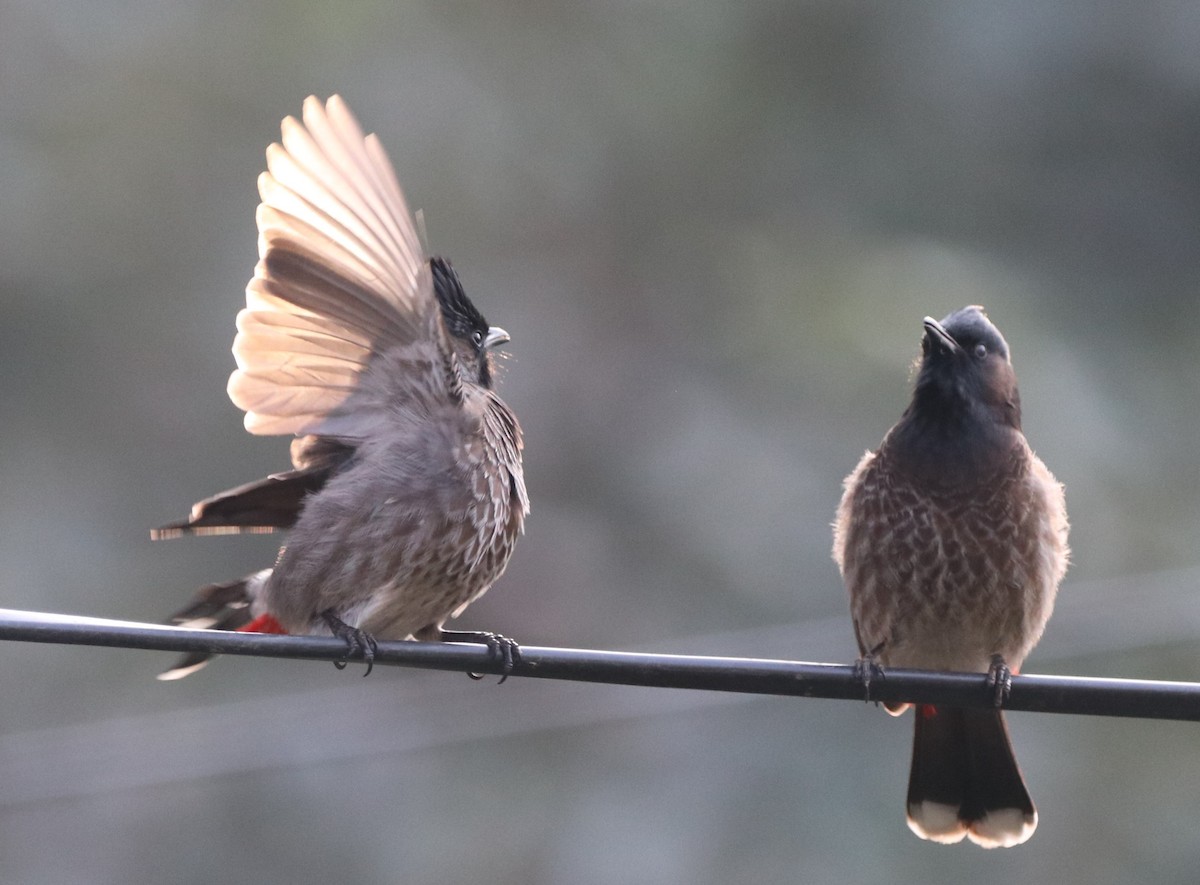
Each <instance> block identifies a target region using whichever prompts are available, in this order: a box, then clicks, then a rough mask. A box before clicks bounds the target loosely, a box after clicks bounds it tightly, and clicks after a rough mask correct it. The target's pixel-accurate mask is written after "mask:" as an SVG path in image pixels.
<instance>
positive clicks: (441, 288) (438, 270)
mask: <svg viewBox="0 0 1200 885" xmlns="http://www.w3.org/2000/svg"><path fill="white" fill-rule="evenodd" d="M429 266H430V269H431V270H432V271H433V293H434V295H435V296H436V297H437V300H438V306H439V307H441V309H442V320H443V321H444V322H445V324H446V331H448V332H449V333H450V336H451V338H452V341H453V344H454V348H455V352H456V353H457V354H458V357H459V359H460V360H461V361H462V362H463V365H464V366H465V367H467V368H469V369H471V370H472V371H474V372H475V373H476V380H477V381H478V383H479V384H481V385H483V386H484V387H491V386H492V362H491V356H490V354H489V353H488V350H489V349H490V348H492V347H496V346H497V345H500V344H504V343H505V342H506V341H508V340H509V337H508V333H507V332H505V331H504V330H503V329H501V328H500V327H499V326H489V325H488V323H487V320H485V319H484V318H483V314H481V313H480V312H479V310H478V308H476V307H475V305H474V304H472V303H471V299H470V298H468V297H467V293H466V292H464V291H463V287H462V283H461V282H459V279H458V274H456V273H455V272H454V268H453V267H451V266H450V262H449V261H447V260H446V259H444V258H431V259H430V260H429Z"/></svg>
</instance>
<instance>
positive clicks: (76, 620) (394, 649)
mask: <svg viewBox="0 0 1200 885" xmlns="http://www.w3.org/2000/svg"><path fill="white" fill-rule="evenodd" d="M0 639H7V640H12V641H24V642H42V643H58V644H73V645H93V646H103V647H115V648H131V649H155V650H160V651H176V652H192V651H206V652H211V653H213V654H229V655H252V656H262V657H280V658H296V659H305V660H321V661H340V660H342V659H343V658H344V657H345V653H346V645H345V643H344V642H342V641H341V640H340V639H335V638H333V637H322V636H273V635H265V634H258V633H231V632H225V631H218V630H189V629H184V628H181V627H166V626H158V625H152V624H140V623H135V622H130V621H111V620H105V619H100V618H86V617H77V616H70V615H58V614H48V613H44V612H28V611H17V610H13V609H0ZM375 664H377V665H393V666H404V667H419V668H424V669H433V670H457V671H469V672H475V673H493V674H500V673H501V672H502V665H501V663H499V662H498V661H496V660H494V659H493V658H492V656H491V654H490V653H489V651H488V650H487V649H486V648H485V647H483V646H481V645H470V644H462V643H423V642H381V643H380V644H379V648H378V650H377V652H376V654H375ZM511 675H512V676H514V677H517V676H525V677H532V678H537V679H561V680H572V681H578V682H597V683H607V684H615V685H636V686H646V687H655V688H684V689H694V690H702V691H723V692H740V693H749V694H766V695H782V696H799V697H814V698H830V699H843V700H858V701H863V700H869V701H887V702H911V703H925V704H944V705H951V706H958V707H987V706H990V705H991V704H992V703H993V697H994V692H993V691H992V689H990V688H989V687H988V686H987V685H986V681H985V677H984V676H982V675H980V674H964V673H935V672H930V671H922V670H899V669H896V670H891V669H889V670H888V671H887V672H886V673H885V674H883V675H882V676H880V675H876V676H875V677H874V678H873V679H872V680H871V681H870V685H869V687H867V686H864V684H863V680H862V679H861V678H860V676H859V674H858V673H857V672H856V670H855V668H854V667H851V666H846V665H840V664H821V663H808V662H802V661H784V660H770V659H757V658H735V657H705V656H696V655H665V654H644V653H637V652H615V651H598V650H590V649H568V648H544V647H540V646H522V647H521V656H520V660H519V662H518V663H517V664H516V666H515V668H514V670H513V672H512V674H511ZM1003 706H1004V708H1005V709H1009V710H1024V711H1028V712H1040V713H1070V714H1083V715H1092V716H1126V717H1137V718H1143V719H1173V720H1185V721H1200V684H1196V683H1185V682H1161V681H1150V680H1134V679H1096V678H1085V677H1078V676H1034V675H1022V676H1014V677H1013V679H1012V690H1011V692H1010V693H1009V695H1008V698H1007V699H1006V700H1005V702H1004V705H1003Z"/></svg>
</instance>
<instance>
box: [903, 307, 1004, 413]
mask: <svg viewBox="0 0 1200 885" xmlns="http://www.w3.org/2000/svg"><path fill="white" fill-rule="evenodd" d="M912 408H913V410H914V411H915V412H917V413H919V414H920V415H921V417H924V418H927V419H934V420H943V421H948V422H951V423H955V424H961V423H964V422H980V423H984V424H1001V425H1007V426H1009V427H1013V428H1015V429H1017V430H1020V428H1021V402H1020V395H1019V394H1018V392H1017V376H1016V375H1015V374H1014V372H1013V368H1012V361H1011V359H1010V358H1009V354H1008V342H1006V341H1005V340H1004V336H1003V335H1001V334H1000V330H999V329H997V328H996V327H995V326H994V325H992V322H991V320H989V319H988V318H987V315H986V314H985V313H984V312H983V308H982V307H978V306H975V305H972V306H970V307H964V308H962V309H961V310H956V311H954V313H952V314H950V315H949V316H947V317H945V318H944V319H943V320H942V321H941V322H938V321H937V320H935V319H933V318H932V317H925V337H924V339H923V340H922V341H921V361H920V369H919V370H918V373H917V384H916V389H915V390H914V391H913V406H912Z"/></svg>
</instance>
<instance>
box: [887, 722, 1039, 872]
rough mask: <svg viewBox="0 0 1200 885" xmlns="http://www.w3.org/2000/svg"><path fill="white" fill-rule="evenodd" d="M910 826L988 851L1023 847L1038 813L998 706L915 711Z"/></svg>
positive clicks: (940, 839) (921, 833) (924, 835)
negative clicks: (967, 839) (981, 847)
mask: <svg viewBox="0 0 1200 885" xmlns="http://www.w3.org/2000/svg"><path fill="white" fill-rule="evenodd" d="M916 714H917V716H916V732H915V734H914V736H913V755H912V769H911V771H910V773H909V780H908V826H909V828H910V829H912V831H913V832H914V833H916V834H917V835H918V836H920V837H921V838H922V839H932V840H933V841H935V842H944V843H952V842H958V841H960V840H961V839H962V838H963V837H964V836H967V837H969V838H970V840H971V841H972V842H974V843H975V844H976V845H981V846H983V847H984V848H999V847H1008V846H1011V845H1020V844H1021V843H1022V842H1024V841H1025V840H1026V839H1028V838H1029V837H1030V836H1032V835H1033V831H1034V830H1035V829H1036V828H1037V811H1036V809H1034V807H1033V800H1032V799H1030V798H1029V791H1028V790H1027V789H1026V788H1025V781H1024V779H1023V778H1022V777H1021V770H1020V769H1019V768H1018V767H1017V760H1016V758H1015V757H1014V756H1013V749H1012V742H1011V741H1010V740H1009V737H1008V728H1007V726H1005V724H1004V717H1003V716H1002V715H1001V713H1000V711H999V710H964V709H958V708H955V707H932V706H928V705H923V706H918V707H917V708H916Z"/></svg>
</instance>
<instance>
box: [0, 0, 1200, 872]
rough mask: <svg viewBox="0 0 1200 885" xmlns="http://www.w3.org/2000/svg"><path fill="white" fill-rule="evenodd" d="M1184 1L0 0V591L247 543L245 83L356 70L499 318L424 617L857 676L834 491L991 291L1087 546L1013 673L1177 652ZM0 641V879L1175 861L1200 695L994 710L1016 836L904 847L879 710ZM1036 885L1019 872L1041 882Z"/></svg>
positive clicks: (903, 768)
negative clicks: (503, 504) (441, 604)
mask: <svg viewBox="0 0 1200 885" xmlns="http://www.w3.org/2000/svg"><path fill="white" fill-rule="evenodd" d="M1198 45H1200V9H1198V8H1197V7H1196V6H1195V5H1193V4H1182V3H1166V2H1146V3H1139V4H1133V3H1127V4H1107V5H1106V4H1100V5H1098V6H1094V7H1092V8H1091V9H1090V11H1088V12H1083V11H1068V10H1067V9H1066V8H1065V7H1062V6H1059V5H1051V4H1041V3H1035V2H1024V3H1021V2H1018V3H1007V4H994V3H989V2H943V3H936V2H914V3H904V4H885V3H842V2H806V3H792V2H774V3H744V4H722V3H713V2H687V3H682V2H677V3H671V2H662V3H655V4H645V3H630V2H624V3H622V2H616V3H575V4H568V3H548V2H533V3H497V2H465V3H454V4H446V3H437V2H400V3H379V2H346V3H339V4H328V3H309V2H247V3H242V4H238V5H237V6H236V7H234V6H230V5H229V4H222V3H212V2H195V3H187V4H183V3H175V4H159V3H149V2H139V0H123V2H118V0H95V2H91V3H86V4H85V3H67V2H56V0H38V2H31V0H9V2H6V3H4V4H3V6H2V7H0V372H2V373H3V378H4V383H3V385H0V605H3V606H7V607H11V608H24V609H33V610H40V611H53V612H64V613H73V614H89V615H96V616H101V617H110V618H121V619H130V620H142V621H154V620H157V619H160V618H163V617H165V616H166V615H168V614H169V613H170V612H171V611H172V610H173V609H174V608H175V607H176V606H177V605H179V604H180V602H181V601H182V600H183V599H185V598H186V597H187V596H188V594H190V593H191V592H192V591H193V590H194V588H195V587H197V586H198V585H200V584H203V583H206V582H209V581H214V580H224V579H229V578H232V577H235V576H238V575H241V574H243V573H246V572H248V571H250V570H253V569H258V568H261V567H263V566H265V565H268V564H269V563H270V562H271V561H272V559H273V557H274V554H275V549H276V546H277V543H278V539H274V540H273V539H272V538H270V537H261V536H260V537H252V538H210V539H194V540H182V541H175V542H160V543H153V544H152V543H151V542H150V540H149V536H148V531H147V530H148V529H149V528H150V527H152V526H155V525H158V524H160V523H162V522H164V521H167V520H170V519H174V518H178V517H180V516H182V515H183V514H185V513H186V512H187V509H188V507H189V506H190V505H191V503H192V502H193V501H194V500H196V499H198V498H200V497H203V496H205V495H208V494H210V493H212V492H215V491H218V490H220V489H224V488H228V487H230V486H232V485H235V484H237V483H240V482H243V481H247V480H251V479H256V478H258V477H260V476H262V475H264V474H265V473H268V472H271V471H274V470H278V469H281V468H282V467H285V466H286V465H287V441H286V440H283V439H270V438H267V439H262V438H251V437H250V436H248V435H247V434H245V433H244V432H243V430H242V429H241V413H240V412H239V411H238V410H237V409H235V408H234V407H233V406H232V405H231V404H230V403H229V401H228V400H227V398H226V396H225V392H224V387H225V381H226V378H227V376H228V374H229V372H230V370H231V369H232V368H233V360H232V357H231V355H230V353H229V348H230V344H231V342H232V338H233V332H234V328H233V319H234V315H235V313H236V312H237V310H238V308H239V307H240V305H241V303H242V299H243V291H242V290H243V287H244V285H245V283H246V281H247V279H248V278H249V276H250V273H251V270H252V267H253V264H254V261H255V257H256V251H255V229H254V221H253V215H254V208H255V205H256V204H257V195H256V191H255V178H256V176H257V174H258V173H259V171H260V170H261V169H262V168H263V167H264V159H263V151H264V149H265V148H266V146H267V144H268V143H269V142H270V141H272V140H275V139H276V138H278V133H279V120H280V119H281V118H282V117H283V116H284V115H286V114H296V113H298V112H299V110H300V105H301V102H302V100H303V99H304V97H305V96H306V95H308V94H310V93H317V94H320V95H322V96H324V95H328V94H330V93H332V92H340V93H342V94H343V95H344V96H345V97H346V98H347V99H348V101H349V102H350V104H351V106H352V107H353V108H354V109H355V111H356V113H357V114H358V116H359V117H360V119H361V120H362V122H363V125H364V126H365V127H366V128H367V129H368V131H376V132H378V133H379V134H380V136H381V137H382V139H383V142H384V144H385V145H386V146H387V149H388V151H389V153H390V154H391V157H392V159H393V161H394V163H395V165H396V168H397V170H398V173H399V177H400V180H401V182H402V183H403V185H404V186H405V188H406V190H407V193H408V196H409V201H410V203H411V204H412V205H413V207H414V208H422V209H424V210H425V214H426V221H427V225H428V231H429V238H430V241H431V243H432V246H433V249H434V251H436V252H438V253H442V254H445V255H448V256H449V257H451V258H452V259H453V260H454V263H455V266H456V268H457V269H458V270H459V272H460V274H461V276H462V278H463V280H464V283H465V284H466V286H467V287H468V290H469V291H470V293H471V294H472V296H473V297H474V299H475V301H476V303H477V304H478V305H479V306H480V308H481V309H482V310H483V312H484V313H485V314H486V316H487V317H488V318H489V319H490V320H491V321H492V322H494V323H498V324H501V325H503V326H504V327H505V328H507V329H508V330H509V331H510V332H511V333H512V335H513V343H512V344H511V345H510V348H509V351H510V353H511V356H510V357H509V358H508V359H507V360H506V361H505V362H504V367H503V377H502V380H501V392H502V394H503V396H504V397H505V398H506V400H507V401H508V402H509V403H510V404H511V405H512V406H513V407H514V409H515V410H516V411H517V413H518V414H519V416H520V419H521V421H522V423H523V424H524V426H525V431H526V439H527V448H526V464H527V468H526V469H527V479H528V484H529V489H530V493H531V496H532V500H533V513H532V515H531V517H530V519H529V521H528V524H527V535H526V537H525V538H524V540H523V541H522V542H521V543H520V544H519V545H518V548H517V551H516V554H515V556H514V558H513V561H512V564H511V566H510V568H509V570H508V572H507V574H506V575H505V577H504V578H503V579H502V580H501V581H500V582H499V583H498V584H497V585H496V586H495V587H494V588H493V589H492V591H491V593H490V594H489V595H488V596H487V597H485V598H484V599H483V600H482V601H481V602H479V603H477V604H476V605H475V606H473V607H472V608H471V609H470V611H469V612H468V613H467V614H466V615H465V616H464V617H463V618H461V619H460V620H459V621H458V622H457V624H459V625H462V626H463V628H465V629H471V628H476V629H490V630H496V631H500V632H503V633H505V634H507V635H510V636H514V637H516V638H517V639H519V640H520V641H522V642H525V643H527V644H537V645H563V646H583V647H593V648H617V649H632V650H644V651H671V652H684V653H700V654H704V653H721V654H738V655H748V656H762V657H784V658H793V659H800V660H817V661H840V662H849V661H850V660H852V659H853V657H854V656H855V646H854V641H853V638H852V635H851V631H850V627H849V621H848V616H847V613H846V601H845V596H844V591H843V589H842V587H841V583H840V581H839V578H838V575H837V572H836V570H835V568H834V565H833V563H832V561H831V560H830V557H829V547H830V530H829V523H830V520H831V519H832V516H833V511H834V508H835V506H836V503H837V500H838V496H839V494H840V488H841V486H840V484H841V479H842V477H843V476H844V475H845V474H846V473H847V472H848V471H849V470H850V469H851V468H852V467H853V466H854V464H855V462H856V461H857V459H858V457H859V456H860V455H861V454H862V452H863V450H865V449H867V448H868V447H874V446H875V445H876V444H877V443H878V441H879V439H880V437H881V436H882V435H883V433H884V432H885V431H886V430H887V428H888V427H889V426H890V425H891V424H892V422H893V421H894V420H895V419H896V418H897V417H898V416H899V414H900V412H901V411H902V410H903V408H904V406H905V404H906V400H907V396H908V385H909V370H910V365H911V362H912V360H913V358H914V356H915V355H916V352H917V348H918V343H919V339H920V334H921V325H920V323H921V318H922V317H923V316H924V315H926V314H932V315H934V316H936V317H940V316H942V315H944V314H946V313H948V312H949V311H951V310H953V309H955V308H957V307H960V306H962V305H964V304H971V303H979V304H984V305H986V306H987V308H988V310H989V312H990V315H991V316H992V318H993V319H994V320H995V322H996V323H997V324H998V325H999V327H1000V328H1001V329H1002V330H1003V332H1004V333H1005V335H1006V336H1007V338H1008V340H1009V343H1010V345H1011V347H1012V350H1013V354H1014V362H1015V364H1016V367H1017V370H1018V374H1019V376H1020V378H1021V382H1022V394H1023V403H1024V408H1025V426H1026V431H1027V434H1028V436H1029V439H1030V441H1031V443H1032V444H1033V446H1034V448H1035V449H1036V450H1037V451H1038V453H1039V454H1040V455H1041V456H1042V457H1043V458H1044V459H1045V461H1046V462H1047V464H1049V465H1050V467H1051V468H1052V469H1053V470H1054V472H1055V473H1056V474H1057V475H1058V477H1059V478H1060V479H1061V480H1063V481H1064V482H1065V483H1066V486H1067V492H1068V503H1069V505H1070V509H1071V514H1072V522H1073V531H1072V546H1073V547H1074V550H1075V557H1074V566H1073V567H1072V569H1071V571H1070V573H1069V574H1068V576H1067V580H1066V583H1065V585H1064V587H1063V590H1062V594H1061V596H1060V603H1059V607H1058V611H1057V613H1056V616H1055V618H1054V619H1053V620H1052V621H1051V623H1050V626H1049V629H1048V631H1047V634H1046V637H1045V639H1044V641H1043V642H1042V644H1041V646H1040V647H1039V648H1038V649H1037V651H1035V652H1034V654H1033V655H1032V657H1031V658H1030V660H1029V661H1028V663H1027V665H1026V670H1027V671H1028V672H1035V673H1036V672H1043V673H1066V674H1077V675H1103V676H1126V677H1147V678H1158V679H1180V680H1193V679H1200V656H1198V654H1197V650H1198V648H1200V643H1198V638H1200V594H1198V593H1197V586H1198V585H1200V550H1198V546H1197V538H1198V537H1200V469H1198V467H1197V463H1198V462H1197V457H1196V452H1197V449H1198V448H1200V441H1198V438H1200V415H1198V414H1197V410H1196V408H1195V404H1196V403H1197V401H1198V400H1200V348H1197V347H1196V340H1197V333H1198V332H1200V248H1198V244H1200V159H1198V158H1200V52H1197V46H1198ZM170 660H171V657H170V656H169V655H166V654H162V653H153V652H136V651H123V650H102V649H92V648H73V647H59V646H49V645H25V644H14V643H9V644H0V704H2V708H3V715H2V716H0V880H2V881H3V882H5V883H39V882H55V883H130V882H164V881H170V882H183V883H189V882H196V883H200V882H212V881H221V882H256V883H261V882H288V883H310V882H311V883H317V882H329V881H361V882H385V881H386V882H403V883H443V882H463V881H481V880H482V881H487V882H489V883H493V885H501V883H558V882H571V883H601V882H604V883H607V882H614V881H617V882H645V883H684V882H687V883H695V882H704V883H708V882H712V883H728V882H779V881H797V882H833V881H855V882H883V881H886V882H899V881H916V882H927V881H970V882H973V883H992V882H1012V881H1060V882H1084V881H1086V882H1089V883H1108V882H1127V881H1131V880H1141V881H1156V882H1193V881H1195V871H1196V869H1197V867H1198V865H1200V839H1198V838H1197V832H1196V820H1197V818H1198V815H1200V798H1198V797H1200V789H1198V781H1200V730H1198V729H1197V726H1195V725H1187V724H1167V723H1158V722H1141V721H1133V720H1130V721H1117V720H1108V719H1098V718H1090V719H1089V718H1075V717H1065V716H1063V717H1060V716H1034V715H1029V714H1025V715H1022V714H1015V715H1012V716H1010V723H1011V727H1012V730H1013V732H1014V740H1015V742H1016V745H1017V750H1018V757H1019V758H1020V760H1021V762H1022V765H1023V767H1024V770H1025V773H1026V776H1027V778H1028V779H1029V781H1030V784H1031V789H1032V791H1033V794H1034V798H1035V800H1036V801H1037V803H1038V805H1039V809H1040V812H1041V818H1042V822H1041V826H1040V828H1039V830H1038V832H1037V834H1036V836H1035V837H1034V838H1033V840H1032V842H1030V843H1029V844H1027V845H1026V846H1024V847H1023V848H1020V849H1014V850H1011V851H1001V852H989V853H985V852H982V851H980V850H978V849H976V848H974V847H972V846H966V845H960V846H958V847H955V848H944V847H940V846H934V845H930V844H927V843H923V842H920V841H918V840H917V839H915V838H914V837H913V836H912V835H911V834H910V833H909V832H908V829H907V828H906V826H905V824H904V816H903V800H904V790H905V782H906V777H907V766H908V754H909V741H910V729H911V725H910V723H909V722H908V721H907V720H892V719H890V718H889V717H887V716H885V715H884V714H883V713H881V712H880V711H878V710H876V709H874V708H872V707H868V706H867V705H863V704H852V703H844V702H833V701H815V700H800V699H781V698H744V697H734V696H723V695H718V694H708V693H701V692H668V691H650V690H639V689H629V688H608V687H602V686H591V685H577V684H547V683H542V682H539V681H536V680H522V679H515V680H511V681H510V682H509V683H508V684H506V685H504V686H503V687H497V686H496V685H495V684H494V681H492V680H485V681H484V682H482V683H472V682H470V681H469V680H468V679H466V677H464V676H460V675H458V674H449V673H420V672H408V671H402V670H398V669H390V668H383V669H376V672H375V674H374V675H373V676H372V677H371V678H370V679H367V680H364V679H360V678H358V672H360V671H358V670H357V668H351V669H349V670H348V671H346V672H344V673H339V672H337V671H335V669H334V668H333V667H332V666H329V665H326V664H316V663H302V662H288V661H272V660H257V659H248V658H242V659H235V658H225V659H222V660H220V661H218V662H216V663H215V664H214V665H213V666H211V667H209V668H208V669H207V670H205V671H203V672H201V673H199V674H197V675H195V676H193V677H191V678H189V679H186V680H184V681H182V682H175V683H159V682H156V681H155V680H154V678H153V677H154V674H155V673H156V672H158V670H160V669H161V668H163V667H164V666H166V664H167V663H168V662H169V661H170ZM1052 877H1053V878H1052Z"/></svg>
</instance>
